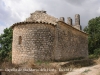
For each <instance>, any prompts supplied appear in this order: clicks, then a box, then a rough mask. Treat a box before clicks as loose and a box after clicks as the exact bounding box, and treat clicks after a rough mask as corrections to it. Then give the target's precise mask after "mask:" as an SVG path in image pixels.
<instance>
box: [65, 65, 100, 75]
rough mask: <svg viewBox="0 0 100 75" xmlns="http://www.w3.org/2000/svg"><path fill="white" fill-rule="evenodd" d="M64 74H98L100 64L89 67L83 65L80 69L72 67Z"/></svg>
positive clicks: (99, 74) (99, 73)
mask: <svg viewBox="0 0 100 75" xmlns="http://www.w3.org/2000/svg"><path fill="white" fill-rule="evenodd" d="M65 75H100V64H99V65H94V66H90V67H83V68H80V69H74V70H73V71H72V72H69V73H68V74H65Z"/></svg>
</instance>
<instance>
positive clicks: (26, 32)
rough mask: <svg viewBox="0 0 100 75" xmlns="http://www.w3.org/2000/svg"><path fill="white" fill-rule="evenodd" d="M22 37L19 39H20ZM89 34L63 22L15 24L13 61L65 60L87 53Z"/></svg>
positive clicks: (15, 62)
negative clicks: (55, 23)
mask: <svg viewBox="0 0 100 75" xmlns="http://www.w3.org/2000/svg"><path fill="white" fill-rule="evenodd" d="M19 37H20V38H19ZM87 38H88V36H87V34H86V33H84V32H82V31H80V30H78V29H75V28H74V27H72V26H71V25H68V24H66V23H65V22H63V21H59V22H58V23H57V25H53V24H49V23H42V22H41V23H39V22H25V23H24V22H23V23H18V24H15V25H13V44H12V63H14V64H21V63H25V62H28V61H29V60H33V61H38V60H39V61H55V60H56V61H66V60H69V59H74V58H80V57H85V58H86V57H87V56H88V40H87Z"/></svg>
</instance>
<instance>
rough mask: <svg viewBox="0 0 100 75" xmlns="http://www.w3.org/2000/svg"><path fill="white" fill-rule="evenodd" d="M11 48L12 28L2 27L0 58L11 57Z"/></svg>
mask: <svg viewBox="0 0 100 75" xmlns="http://www.w3.org/2000/svg"><path fill="white" fill-rule="evenodd" d="M11 48H12V29H11V28H6V29H4V33H3V34H1V35H0V60H4V59H6V58H7V59H10V58H11Z"/></svg>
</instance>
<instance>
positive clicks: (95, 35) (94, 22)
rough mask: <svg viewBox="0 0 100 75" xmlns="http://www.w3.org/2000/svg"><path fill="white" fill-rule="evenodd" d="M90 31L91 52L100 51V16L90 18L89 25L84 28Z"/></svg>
mask: <svg viewBox="0 0 100 75" xmlns="http://www.w3.org/2000/svg"><path fill="white" fill-rule="evenodd" d="M84 31H85V32H86V33H88V35H89V36H88V47H89V54H94V53H98V52H100V16H99V17H96V18H93V19H91V20H89V22H88V26H86V27H85V28H84Z"/></svg>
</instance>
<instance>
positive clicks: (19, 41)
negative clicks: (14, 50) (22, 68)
mask: <svg viewBox="0 0 100 75" xmlns="http://www.w3.org/2000/svg"><path fill="white" fill-rule="evenodd" d="M21 43H22V37H21V36H19V39H18V44H19V45H20V44H21Z"/></svg>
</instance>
